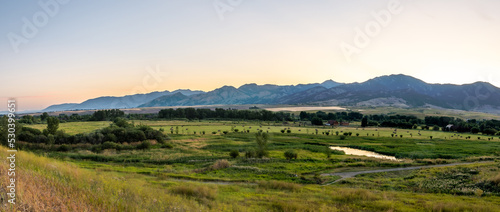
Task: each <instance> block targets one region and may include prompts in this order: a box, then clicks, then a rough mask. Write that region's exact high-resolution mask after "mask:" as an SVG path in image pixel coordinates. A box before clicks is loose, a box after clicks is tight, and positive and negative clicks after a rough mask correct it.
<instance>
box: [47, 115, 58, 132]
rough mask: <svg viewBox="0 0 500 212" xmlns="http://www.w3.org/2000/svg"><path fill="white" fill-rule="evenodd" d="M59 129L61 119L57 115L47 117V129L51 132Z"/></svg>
mask: <svg viewBox="0 0 500 212" xmlns="http://www.w3.org/2000/svg"><path fill="white" fill-rule="evenodd" d="M57 129H59V119H57V118H55V117H48V118H47V131H48V133H49V134H52V135H54V134H56V132H57Z"/></svg>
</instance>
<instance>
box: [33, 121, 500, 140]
mask: <svg viewBox="0 0 500 212" xmlns="http://www.w3.org/2000/svg"><path fill="white" fill-rule="evenodd" d="M132 122H133V123H134V124H136V125H137V124H143V125H148V126H151V127H153V128H154V129H160V128H162V129H164V130H165V133H166V134H168V135H172V132H171V130H173V133H174V134H182V135H200V134H203V132H205V135H211V134H212V133H214V132H215V134H218V135H220V134H222V133H223V132H224V131H228V132H231V131H232V129H236V130H238V131H239V132H246V131H247V130H248V131H250V133H255V132H257V130H263V131H264V132H269V133H281V130H284V129H290V130H291V133H293V134H311V135H312V134H316V130H317V131H318V134H319V135H325V133H326V132H328V133H329V135H330V136H333V135H336V132H338V133H339V135H342V134H343V133H345V132H351V133H352V136H356V134H359V136H361V137H391V138H392V134H394V137H400V136H403V138H412V139H413V138H415V139H430V136H432V138H433V139H442V140H467V139H466V137H467V136H471V139H469V140H473V141H477V140H483V141H484V140H488V138H490V139H491V140H492V141H500V138H499V136H493V137H492V136H484V135H480V134H479V135H478V134H471V133H453V132H443V131H433V130H420V129H416V130H414V129H410V130H403V129H394V128H378V127H367V128H365V129H363V128H361V127H359V126H356V125H355V124H356V123H353V126H351V127H335V128H333V127H330V126H304V125H303V124H302V123H299V122H296V123H293V122H290V123H288V124H283V123H275V122H248V121H148V120H135V121H132ZM110 123H111V122H107V121H98V122H67V123H61V124H60V126H59V129H62V130H64V131H65V132H66V133H69V134H72V135H74V134H77V133H89V132H92V131H94V130H97V129H100V128H103V127H106V126H108V125H109V124H110ZM358 124H359V123H358ZM28 126H29V127H32V128H36V129H39V130H43V129H45V128H46V127H47V125H46V124H33V125H28ZM177 128H178V133H176V129H177ZM285 133H286V132H285ZM400 138H401V137H400ZM478 138H479V139H478Z"/></svg>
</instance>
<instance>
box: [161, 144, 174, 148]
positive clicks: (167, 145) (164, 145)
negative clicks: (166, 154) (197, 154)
mask: <svg viewBox="0 0 500 212" xmlns="http://www.w3.org/2000/svg"><path fill="white" fill-rule="evenodd" d="M160 148H163V149H172V148H174V146H172V144H162V145H161V146H160Z"/></svg>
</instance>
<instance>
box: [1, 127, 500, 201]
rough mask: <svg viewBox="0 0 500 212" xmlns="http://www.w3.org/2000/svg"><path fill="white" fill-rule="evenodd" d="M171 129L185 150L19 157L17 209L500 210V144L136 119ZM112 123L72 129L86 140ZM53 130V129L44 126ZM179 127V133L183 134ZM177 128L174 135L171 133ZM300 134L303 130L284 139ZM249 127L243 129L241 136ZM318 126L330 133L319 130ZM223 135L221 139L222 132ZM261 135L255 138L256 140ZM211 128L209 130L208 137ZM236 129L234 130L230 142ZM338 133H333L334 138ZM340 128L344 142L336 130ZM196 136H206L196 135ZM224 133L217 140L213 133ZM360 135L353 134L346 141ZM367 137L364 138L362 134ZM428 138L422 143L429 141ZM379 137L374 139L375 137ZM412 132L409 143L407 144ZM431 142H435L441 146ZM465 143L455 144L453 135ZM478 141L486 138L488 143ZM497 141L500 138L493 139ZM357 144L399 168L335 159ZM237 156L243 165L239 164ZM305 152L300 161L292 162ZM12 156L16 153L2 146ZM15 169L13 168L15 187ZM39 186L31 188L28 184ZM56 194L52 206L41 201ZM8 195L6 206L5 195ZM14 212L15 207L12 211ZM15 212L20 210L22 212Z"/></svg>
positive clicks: (445, 136)
mask: <svg viewBox="0 0 500 212" xmlns="http://www.w3.org/2000/svg"><path fill="white" fill-rule="evenodd" d="M134 123H135V124H144V125H149V126H152V127H153V128H155V129H160V128H163V129H164V130H165V131H164V133H165V134H167V135H169V137H170V138H171V140H170V141H168V142H169V143H171V144H172V146H173V148H161V146H160V145H159V144H157V145H153V147H152V148H151V149H149V150H121V151H119V150H116V149H105V150H103V151H100V152H92V151H89V150H88V149H85V148H83V147H82V146H81V145H72V146H71V150H70V151H66V152H58V151H53V152H43V151H41V150H38V151H37V150H34V153H27V152H23V151H21V152H19V156H18V158H19V163H18V167H19V172H18V173H19V177H20V180H19V182H20V183H19V185H18V186H19V190H22V191H23V192H22V193H20V194H19V199H18V201H19V202H20V203H21V204H18V205H17V207H18V208H15V209H18V210H20V209H22V208H20V207H24V208H30V209H31V210H34V211H42V210H55V211H74V210H78V211H85V210H86V211H172V210H179V211H200V210H201V211H499V210H500V205H499V204H498V202H499V201H500V187H499V186H500V185H499V183H500V175H498V172H499V170H500V163H499V162H498V161H499V159H500V140H499V138H498V137H495V138H494V139H491V137H486V136H481V135H479V136H478V135H470V136H473V139H465V137H467V136H469V135H468V134H464V135H461V136H462V137H460V136H459V135H457V134H454V133H448V132H441V131H420V132H419V130H400V129H398V130H397V131H396V133H397V135H398V136H394V137H392V134H394V129H388V128H367V129H364V130H363V129H362V128H356V127H339V128H326V127H325V128H323V127H319V128H316V127H310V126H307V127H304V126H299V123H289V125H286V126H283V125H282V123H273V122H271V123H268V122H233V121H220V122H219V121H202V122H199V121H196V122H188V121H134ZM108 124H109V122H82V123H78V122H73V123H62V124H61V125H60V129H64V130H65V131H66V132H68V133H72V134H76V133H81V132H91V131H93V130H95V129H98V128H100V127H99V126H107V125H108ZM32 126H36V127H37V128H39V129H40V128H44V126H42V125H32ZM177 127H178V133H176V132H175V129H176V128H177ZM171 128H173V131H174V132H173V133H172V132H171V131H170V129H171ZM285 128H286V129H288V128H290V130H291V132H290V133H287V132H286V131H285V133H282V132H281V130H282V129H285ZM234 129H238V132H233V131H232V130H234ZM257 129H259V130H260V129H262V130H263V131H264V132H266V131H269V133H270V139H269V144H268V146H267V149H268V151H269V156H268V157H265V158H263V159H258V158H257V159H256V158H245V157H244V154H245V152H247V151H249V150H252V149H254V148H255V146H256V144H255V132H256V131H257ZM316 129H317V130H318V131H317V132H318V133H317V134H316ZM219 130H220V131H219ZM247 130H250V133H248V132H246V131H247ZM203 131H205V134H203ZM224 131H229V132H228V133H227V134H225V133H223V132H224ZM328 131H329V135H326V132H328ZM337 131H338V132H339V136H337V135H336V132H337ZM195 132H196V133H195ZM212 132H215V134H212ZM345 132H352V134H351V136H345V137H344V138H342V136H340V135H342V134H343V133H345ZM358 133H359V135H358V136H357V135H356V134H358ZM418 133H420V134H421V135H418ZM367 134H368V135H367ZM400 135H403V137H402V138H401V137H400ZM429 136H433V139H430V137H429ZM452 136H453V137H452ZM477 137H480V139H478V138H477ZM488 138H490V141H488ZM328 146H345V147H352V148H358V149H365V150H369V151H374V152H378V153H381V154H385V155H391V156H396V157H397V158H398V159H400V160H399V161H391V160H383V159H376V158H370V157H364V156H352V155H344V154H342V153H340V152H334V153H333V154H332V155H331V156H330V157H329V158H328V157H327V154H326V150H325V149H326V147H328ZM231 150H236V151H238V152H239V155H240V156H239V157H237V158H232V157H230V156H229V152H230V151H231ZM288 150H293V151H295V152H296V153H297V154H298V157H297V159H291V160H287V159H286V158H285V157H284V153H285V152H286V151H288ZM0 152H1V154H2V155H1V157H4V156H5V157H6V155H5V154H6V151H5V149H1V150H0ZM463 161H489V162H486V163H480V164H477V165H476V164H474V165H463V166H457V167H446V168H429V169H422V170H413V171H402V172H390V173H376V174H366V175H360V176H357V177H354V178H349V179H344V180H342V181H340V182H339V183H335V184H332V185H326V184H328V183H330V182H333V181H335V180H337V179H339V177H338V176H322V175H321V174H323V173H335V172H345V171H358V170H370V169H381V168H390V167H408V166H417V165H429V164H443V163H453V162H463ZM7 168H8V164H7V163H6V162H4V163H1V166H0V170H1V172H2V174H1V176H2V177H4V178H5V179H3V180H2V184H1V187H2V188H5V186H6V185H5V183H4V182H7V179H6V174H4V173H5V172H6V169H7ZM27 182H30V183H27ZM45 193H48V194H50V195H46V196H44V197H43V198H41V199H37V198H34V197H35V196H37V195H42V194H45ZM4 199H5V198H4ZM3 207H4V208H2V210H8V209H9V208H6V207H5V205H4V206H3ZM10 209H11V210H14V209H13V208H10Z"/></svg>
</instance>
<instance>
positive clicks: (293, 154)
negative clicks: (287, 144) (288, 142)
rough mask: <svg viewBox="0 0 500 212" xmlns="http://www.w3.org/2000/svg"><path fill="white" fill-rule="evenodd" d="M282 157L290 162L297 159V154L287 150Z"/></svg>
mask: <svg viewBox="0 0 500 212" xmlns="http://www.w3.org/2000/svg"><path fill="white" fill-rule="evenodd" d="M284 155H285V158H286V159H287V160H291V159H293V158H295V159H297V155H298V154H297V153H296V152H295V151H293V150H288V151H286V152H285V153H284Z"/></svg>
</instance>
